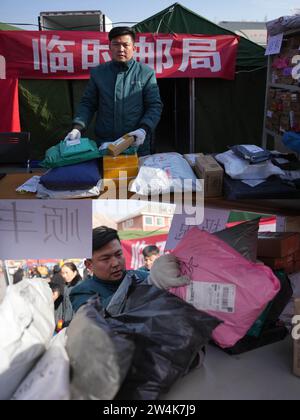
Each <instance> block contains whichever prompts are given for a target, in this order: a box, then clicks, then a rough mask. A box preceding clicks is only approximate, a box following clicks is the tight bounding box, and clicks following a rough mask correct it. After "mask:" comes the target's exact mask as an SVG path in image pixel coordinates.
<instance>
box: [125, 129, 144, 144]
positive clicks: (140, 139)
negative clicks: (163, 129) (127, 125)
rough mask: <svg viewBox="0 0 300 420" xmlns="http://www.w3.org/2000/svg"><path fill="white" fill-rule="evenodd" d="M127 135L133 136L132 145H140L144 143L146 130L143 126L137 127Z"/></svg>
mask: <svg viewBox="0 0 300 420" xmlns="http://www.w3.org/2000/svg"><path fill="white" fill-rule="evenodd" d="M128 135H129V136H134V137H135V143H134V146H136V147H140V146H141V145H142V144H144V141H145V138H146V131H145V130H144V129H143V128H139V129H138V130H135V131H131V132H130V133H128Z"/></svg>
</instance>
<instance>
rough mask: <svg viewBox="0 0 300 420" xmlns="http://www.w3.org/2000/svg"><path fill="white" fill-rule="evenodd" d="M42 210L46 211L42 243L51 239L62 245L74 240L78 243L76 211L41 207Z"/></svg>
mask: <svg viewBox="0 0 300 420" xmlns="http://www.w3.org/2000/svg"><path fill="white" fill-rule="evenodd" d="M43 208H44V209H45V210H46V212H45V214H44V219H45V238H44V242H47V241H49V239H53V238H55V239H56V240H57V241H59V242H64V243H68V242H69V241H70V239H74V238H76V239H78V240H79V241H80V236H79V218H78V215H79V214H78V209H76V210H74V211H70V209H69V208H66V207H61V208H57V207H50V206H43Z"/></svg>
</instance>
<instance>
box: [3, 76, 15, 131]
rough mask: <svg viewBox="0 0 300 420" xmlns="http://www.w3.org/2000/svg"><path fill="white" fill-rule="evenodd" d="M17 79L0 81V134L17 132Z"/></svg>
mask: <svg viewBox="0 0 300 420" xmlns="http://www.w3.org/2000/svg"><path fill="white" fill-rule="evenodd" d="M18 85H19V84H18V79H6V80H0V92H1V95H0V114H1V118H0V132H2V133H3V132H4V133H5V132H19V131H20V115H19V96H18Z"/></svg>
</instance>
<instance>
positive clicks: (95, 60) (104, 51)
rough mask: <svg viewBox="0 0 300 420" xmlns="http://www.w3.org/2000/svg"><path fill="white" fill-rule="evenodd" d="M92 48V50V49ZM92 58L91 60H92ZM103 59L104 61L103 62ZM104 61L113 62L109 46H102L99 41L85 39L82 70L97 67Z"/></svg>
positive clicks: (83, 42)
mask: <svg viewBox="0 0 300 420" xmlns="http://www.w3.org/2000/svg"><path fill="white" fill-rule="evenodd" d="M90 46H92V48H90ZM90 57H91V59H90ZM101 57H102V60H101ZM102 61H104V62H105V63H106V62H108V61H111V57H110V54H109V46H108V45H100V41H99V40H97V39H84V40H83V41H82V68H83V70H87V69H88V68H89V67H96V66H98V65H99V64H100V63H101V62H102Z"/></svg>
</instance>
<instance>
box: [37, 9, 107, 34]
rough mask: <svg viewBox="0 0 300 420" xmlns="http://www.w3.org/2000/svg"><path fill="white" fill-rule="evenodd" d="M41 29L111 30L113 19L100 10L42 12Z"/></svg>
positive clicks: (40, 17) (39, 19)
mask: <svg viewBox="0 0 300 420" xmlns="http://www.w3.org/2000/svg"><path fill="white" fill-rule="evenodd" d="M38 21H39V30H40V31H97V32H109V31H110V30H111V29H112V21H111V20H110V18H109V17H108V16H106V15H105V14H104V13H102V12H101V11H100V10H87V11H73V12H72V11H57V12H40V15H39V17H38Z"/></svg>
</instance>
